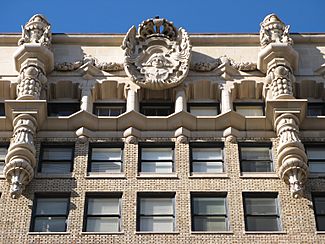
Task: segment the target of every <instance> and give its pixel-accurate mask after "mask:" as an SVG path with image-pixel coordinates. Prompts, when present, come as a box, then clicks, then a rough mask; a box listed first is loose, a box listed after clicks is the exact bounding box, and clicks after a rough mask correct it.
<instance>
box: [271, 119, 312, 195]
mask: <svg viewBox="0 0 325 244" xmlns="http://www.w3.org/2000/svg"><path fill="white" fill-rule="evenodd" d="M275 126H276V131H277V135H278V137H279V146H278V164H279V174H280V177H281V178H282V179H283V180H284V181H285V182H286V183H287V184H288V185H290V191H291V194H292V195H293V196H294V197H299V196H301V195H302V191H303V187H304V183H305V182H306V180H307V178H308V165H307V156H306V153H305V150H304V146H303V144H302V143H301V141H300V139H299V119H298V118H297V117H296V116H295V115H293V114H291V113H284V114H282V115H280V116H279V117H278V118H277V119H276V120H275Z"/></svg>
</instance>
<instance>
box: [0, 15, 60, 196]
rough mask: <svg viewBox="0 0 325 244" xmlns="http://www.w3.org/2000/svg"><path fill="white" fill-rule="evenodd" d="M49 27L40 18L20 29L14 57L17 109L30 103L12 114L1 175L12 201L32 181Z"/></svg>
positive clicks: (49, 59)
mask: <svg viewBox="0 0 325 244" xmlns="http://www.w3.org/2000/svg"><path fill="white" fill-rule="evenodd" d="M51 39H52V36H51V26H50V24H49V23H48V21H47V20H46V18H45V17H44V16H42V15H40V14H36V15H34V16H33V17H32V18H31V19H30V20H29V21H28V23H27V24H26V25H25V26H24V28H23V33H22V38H21V39H20V40H19V41H18V45H19V47H18V49H17V51H16V52H15V54H14V58H15V66H16V70H17V71H19V72H20V74H19V77H18V85H17V101H16V102H15V103H17V105H19V103H24V102H28V101H26V100H34V101H35V103H34V108H33V109H32V111H24V112H20V110H17V111H15V113H12V114H13V117H14V119H13V127H14V133H13V138H12V140H11V143H10V146H9V149H8V154H7V156H6V159H5V167H4V175H5V177H6V179H7V181H9V182H10V184H11V188H10V192H11V195H12V197H13V198H18V197H19V196H20V195H21V194H22V191H23V190H24V188H25V186H26V185H27V184H28V183H29V182H30V181H31V180H32V179H33V176H34V167H35V165H36V158H35V156H36V150H35V145H34V137H35V134H36V130H37V127H38V126H39V123H38V121H37V119H40V115H39V114H35V111H37V113H39V111H40V109H39V108H40V107H41V106H43V105H44V101H41V100H39V99H42V98H46V96H45V92H46V88H47V78H46V74H47V73H49V72H51V71H52V70H53V68H54V57H53V53H52V51H51V50H50V49H49V48H50V45H51Z"/></svg>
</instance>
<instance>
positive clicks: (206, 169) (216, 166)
mask: <svg viewBox="0 0 325 244" xmlns="http://www.w3.org/2000/svg"><path fill="white" fill-rule="evenodd" d="M192 167H193V172H197V173H222V172H223V163H222V162H192Z"/></svg>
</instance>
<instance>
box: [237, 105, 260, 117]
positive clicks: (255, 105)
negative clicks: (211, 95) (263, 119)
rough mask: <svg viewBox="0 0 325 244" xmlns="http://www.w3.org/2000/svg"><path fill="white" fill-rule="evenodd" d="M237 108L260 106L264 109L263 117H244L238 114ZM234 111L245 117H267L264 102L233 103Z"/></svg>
mask: <svg viewBox="0 0 325 244" xmlns="http://www.w3.org/2000/svg"><path fill="white" fill-rule="evenodd" d="M237 106H247V107H249V106H252V107H253V106H259V107H261V108H262V113H263V114H262V115H243V114H240V113H239V112H237ZM233 107H234V111H235V112H236V113H238V114H240V115H242V116H244V117H258V116H265V103H264V102H234V103H233Z"/></svg>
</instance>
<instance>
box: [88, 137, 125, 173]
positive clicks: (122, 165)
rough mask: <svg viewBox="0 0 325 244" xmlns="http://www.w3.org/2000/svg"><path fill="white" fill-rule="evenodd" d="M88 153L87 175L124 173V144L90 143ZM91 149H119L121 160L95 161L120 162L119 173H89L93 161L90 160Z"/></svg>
mask: <svg viewBox="0 0 325 244" xmlns="http://www.w3.org/2000/svg"><path fill="white" fill-rule="evenodd" d="M88 148H89V153H88V165H87V174H88V175H89V174H119V173H123V172H124V162H123V161H124V144H123V143H122V142H121V143H119V142H114V143H103V144H101V143H91V144H89V147H88ZM93 148H119V149H121V160H95V162H120V163H121V171H120V172H94V171H91V165H92V162H94V160H92V155H93Z"/></svg>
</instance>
